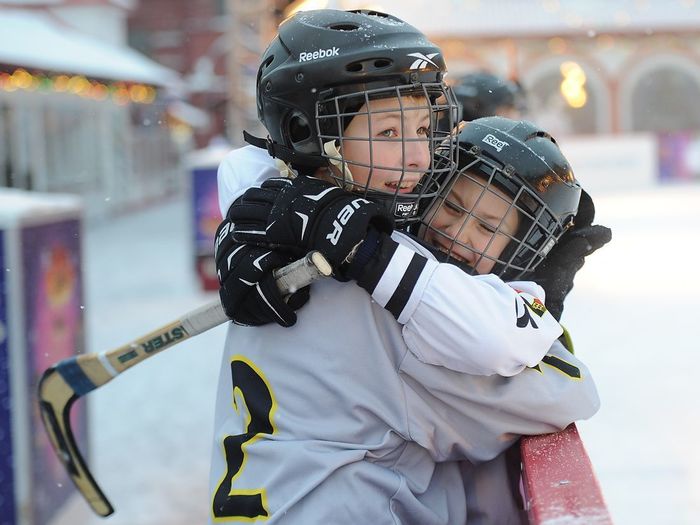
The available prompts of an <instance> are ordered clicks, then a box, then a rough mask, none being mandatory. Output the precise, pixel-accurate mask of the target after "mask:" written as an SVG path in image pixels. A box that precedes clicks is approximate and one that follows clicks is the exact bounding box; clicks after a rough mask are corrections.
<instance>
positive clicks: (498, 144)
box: [481, 133, 510, 152]
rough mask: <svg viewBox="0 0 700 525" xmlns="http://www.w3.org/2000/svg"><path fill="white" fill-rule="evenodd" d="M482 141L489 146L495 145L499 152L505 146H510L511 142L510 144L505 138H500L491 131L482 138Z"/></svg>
mask: <svg viewBox="0 0 700 525" xmlns="http://www.w3.org/2000/svg"><path fill="white" fill-rule="evenodd" d="M481 142H485V143H486V144H488V145H489V146H493V147H494V148H496V150H497V151H499V152H500V151H501V150H502V149H503V147H504V146H510V144H508V143H507V142H506V141H505V140H498V139H497V138H496V137H494V136H493V135H491V133H489V134H488V135H486V136H485V137H484V138H483V139H481Z"/></svg>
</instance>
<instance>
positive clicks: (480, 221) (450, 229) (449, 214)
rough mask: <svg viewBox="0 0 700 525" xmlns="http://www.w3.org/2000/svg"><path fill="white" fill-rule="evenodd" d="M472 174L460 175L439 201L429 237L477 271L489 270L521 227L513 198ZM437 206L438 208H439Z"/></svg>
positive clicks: (432, 241)
mask: <svg viewBox="0 0 700 525" xmlns="http://www.w3.org/2000/svg"><path fill="white" fill-rule="evenodd" d="M484 185H485V182H484V180H483V179H482V178H481V177H479V176H474V175H472V174H470V173H464V174H462V175H459V177H458V180H457V181H456V182H455V184H454V185H453V186H452V188H451V191H450V193H449V194H448V196H447V198H446V199H445V200H442V199H438V200H436V202H435V204H434V205H433V206H434V209H433V210H431V211H430V212H429V214H428V215H427V216H428V217H432V218H431V220H430V225H429V228H428V229H427V231H426V232H425V236H424V237H425V240H426V241H427V242H429V243H430V244H432V245H433V246H435V247H436V248H439V249H440V250H441V251H444V252H445V253H449V254H450V256H451V257H453V258H455V259H457V260H460V261H462V262H465V263H467V264H468V265H469V266H471V267H472V268H474V270H475V271H476V273H478V274H480V275H483V274H486V273H489V272H490V271H491V270H492V269H493V267H494V265H495V263H496V261H495V259H497V258H498V257H499V256H500V255H501V253H502V252H503V250H504V249H505V247H506V246H507V245H508V243H509V242H510V240H511V239H510V237H509V235H511V236H514V235H515V233H516V232H517V229H518V223H519V217H518V212H517V211H516V209H515V208H513V206H512V200H511V199H510V198H509V197H508V196H507V195H506V194H505V193H504V192H502V191H501V190H499V189H498V188H496V187H495V186H494V185H493V184H491V185H489V186H488V188H484ZM435 207H437V210H435Z"/></svg>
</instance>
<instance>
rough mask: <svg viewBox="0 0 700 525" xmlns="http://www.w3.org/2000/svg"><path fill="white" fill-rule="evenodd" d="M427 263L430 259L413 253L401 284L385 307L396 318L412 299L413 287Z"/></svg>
mask: <svg viewBox="0 0 700 525" xmlns="http://www.w3.org/2000/svg"><path fill="white" fill-rule="evenodd" d="M427 263H428V259H426V258H425V257H423V256H422V255H418V254H417V253H414V254H413V257H412V258H411V262H410V263H409V264H408V268H406V272H405V273H404V274H403V277H402V278H401V281H400V282H399V285H398V286H397V287H396V290H395V291H394V293H393V295H392V296H391V299H389V302H388V303H386V306H385V307H384V308H386V309H387V310H389V311H390V312H391V315H393V316H394V317H395V318H396V319H398V318H399V316H400V315H401V312H403V309H404V308H405V307H406V303H407V302H408V300H409V299H410V297H411V294H412V293H413V289H414V288H415V286H416V283H417V282H418V278H419V277H420V274H421V272H422V271H423V268H425V265H426V264H427Z"/></svg>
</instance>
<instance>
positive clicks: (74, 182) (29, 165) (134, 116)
mask: <svg viewBox="0 0 700 525" xmlns="http://www.w3.org/2000/svg"><path fill="white" fill-rule="evenodd" d="M132 7H133V2H132V1H131V0H63V1H61V0H51V1H40V0H22V1H19V0H15V1H8V0H0V27H2V36H1V41H0V186H7V187H17V188H23V189H31V190H38V191H46V192H67V193H76V194H80V195H83V196H85V197H86V199H85V201H86V205H87V210H88V213H90V214H94V215H105V214H108V213H109V212H111V211H118V210H123V209H127V208H130V207H132V206H136V205H139V204H140V203H142V202H145V201H149V200H151V199H155V198H159V197H161V196H162V195H164V194H167V193H169V192H173V191H178V189H179V188H180V186H181V185H182V177H181V176H180V173H179V170H180V164H181V163H180V160H181V153H182V151H181V150H180V149H179V147H178V144H177V142H176V141H174V140H173V135H172V133H171V132H170V129H169V128H168V127H167V126H166V124H167V122H166V114H165V109H166V107H167V103H168V100H169V97H170V96H172V93H175V92H177V90H178V86H179V83H180V80H179V77H178V75H177V74H176V73H175V72H174V71H172V70H170V69H168V68H166V67H163V66H161V65H160V64H158V63H156V62H154V61H152V60H149V59H148V58H146V57H145V56H143V55H141V54H139V53H137V52H136V51H134V50H133V49H132V48H130V47H128V46H127V39H126V35H127V31H126V19H127V15H128V13H129V10H130V9H131V8H132Z"/></svg>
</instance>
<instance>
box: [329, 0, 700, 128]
mask: <svg viewBox="0 0 700 525" xmlns="http://www.w3.org/2000/svg"><path fill="white" fill-rule="evenodd" d="M321 3H324V2H321ZM325 3H326V4H327V3H328V2H325ZM334 3H335V4H336V5H337V6H340V7H342V8H344V9H348V8H356V7H361V6H367V5H370V4H371V5H372V7H373V8H376V9H381V10H385V11H387V12H390V13H392V14H395V15H397V16H399V17H401V18H403V19H404V20H406V21H407V22H409V23H411V24H413V25H415V26H416V27H418V28H419V29H421V30H422V31H424V32H425V33H426V34H428V35H429V36H430V37H431V39H432V40H434V41H435V42H436V43H437V44H439V45H440V46H441V47H442V49H443V51H444V52H445V56H446V59H447V64H448V66H449V68H450V72H451V75H452V76H457V75H459V74H462V73H465V72H467V71H472V70H478V69H486V70H490V71H492V72H495V73H498V74H501V75H505V76H508V77H515V78H518V79H520V81H521V82H522V83H523V85H524V86H525V87H526V88H527V89H528V91H529V93H530V98H531V101H530V102H531V106H532V108H533V116H535V117H536V118H537V119H538V121H540V122H542V124H543V125H546V127H548V128H549V129H552V131H557V132H559V133H572V134H581V133H601V132H602V133H604V132H613V133H619V132H638V131H654V132H667V131H680V130H698V129H700V107H698V105H697V104H696V103H695V101H696V100H698V97H700V3H699V2H697V1H696V0H619V1H616V2H608V1H606V0H588V1H586V2H580V1H576V0H539V1H526V0H500V1H499V2H498V6H497V7H496V6H495V4H489V3H487V2H483V1H479V0H467V1H463V0H460V1H458V0H449V1H445V2H441V3H440V4H439V9H433V10H432V11H431V12H430V16H426V11H427V9H429V6H430V3H429V2H426V1H425V0H379V1H375V2H371V3H370V2H363V1H359V0H344V1H343V0H339V1H337V2H334Z"/></svg>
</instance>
